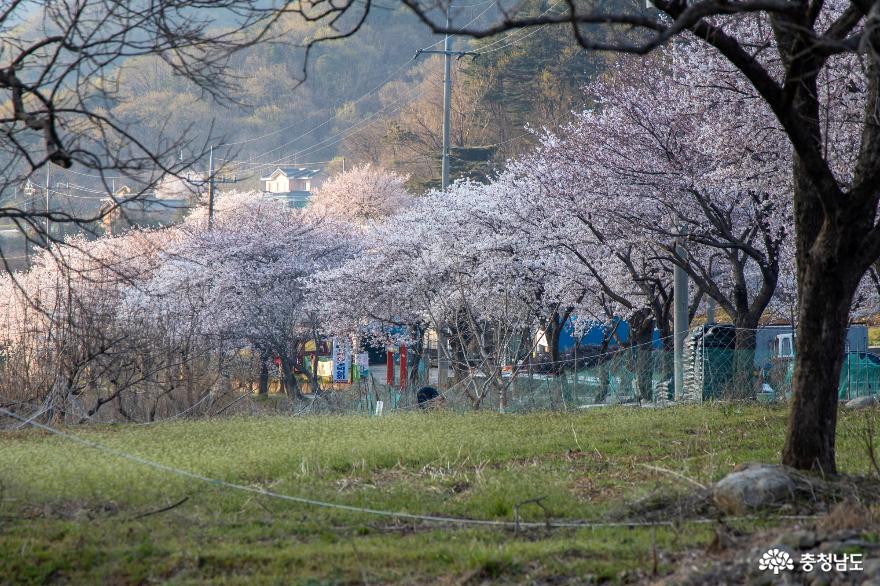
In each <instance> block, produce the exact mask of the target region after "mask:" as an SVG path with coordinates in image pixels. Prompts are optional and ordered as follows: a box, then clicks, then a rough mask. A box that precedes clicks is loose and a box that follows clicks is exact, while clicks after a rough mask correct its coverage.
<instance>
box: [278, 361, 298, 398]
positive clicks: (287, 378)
mask: <svg viewBox="0 0 880 586" xmlns="http://www.w3.org/2000/svg"><path fill="white" fill-rule="evenodd" d="M294 360H295V358H294V359H291V358H290V357H288V356H282V357H281V369H282V370H283V372H282V374H281V382H282V383H284V388H285V390H286V391H287V396H288V397H290V398H291V399H303V398H304V397H303V394H302V392H301V391H300V390H299V381H297V380H296V374H295V373H294V372H293V364H294Z"/></svg>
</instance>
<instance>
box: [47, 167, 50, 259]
mask: <svg viewBox="0 0 880 586" xmlns="http://www.w3.org/2000/svg"><path fill="white" fill-rule="evenodd" d="M50 227H51V226H50V224H49V165H48V163H47V164H46V248H49V240H50V239H49V228H50Z"/></svg>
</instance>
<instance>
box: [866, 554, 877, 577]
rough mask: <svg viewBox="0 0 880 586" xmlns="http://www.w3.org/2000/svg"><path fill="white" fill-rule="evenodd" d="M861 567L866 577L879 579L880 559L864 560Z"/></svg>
mask: <svg viewBox="0 0 880 586" xmlns="http://www.w3.org/2000/svg"><path fill="white" fill-rule="evenodd" d="M862 567H863V568H864V569H865V575H866V576H874V577H875V578H876V577H880V559H877V558H871V559H868V560H865V563H864V564H863V565H862Z"/></svg>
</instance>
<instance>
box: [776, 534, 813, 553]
mask: <svg viewBox="0 0 880 586" xmlns="http://www.w3.org/2000/svg"><path fill="white" fill-rule="evenodd" d="M779 543H780V545H784V546H788V548H789V549H810V548H811V547H813V546H815V545H816V544H817V543H819V540H818V539H817V538H816V533H815V532H813V531H806V530H799V531H792V532H791V533H787V534H785V535H783V536H781V537H780V538H779Z"/></svg>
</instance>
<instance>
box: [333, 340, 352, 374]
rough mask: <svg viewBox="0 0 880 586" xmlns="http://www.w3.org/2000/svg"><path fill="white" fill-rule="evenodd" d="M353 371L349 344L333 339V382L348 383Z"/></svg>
mask: <svg viewBox="0 0 880 586" xmlns="http://www.w3.org/2000/svg"><path fill="white" fill-rule="evenodd" d="M350 371H351V347H350V346H349V344H348V342H342V341H340V340H339V338H333V382H334V383H347V382H348V381H349V373H350Z"/></svg>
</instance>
